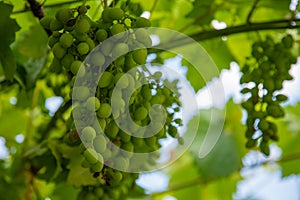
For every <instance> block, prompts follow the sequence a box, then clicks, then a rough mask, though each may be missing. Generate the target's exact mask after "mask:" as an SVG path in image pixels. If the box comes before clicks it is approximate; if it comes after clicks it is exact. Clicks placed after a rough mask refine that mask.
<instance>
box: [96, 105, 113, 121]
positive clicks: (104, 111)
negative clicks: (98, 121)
mask: <svg viewBox="0 0 300 200" xmlns="http://www.w3.org/2000/svg"><path fill="white" fill-rule="evenodd" d="M110 115H111V107H110V105H109V104H108V103H102V104H101V105H100V108H99V110H98V111H97V116H98V117H100V118H103V119H105V118H108V117H109V116H110Z"/></svg>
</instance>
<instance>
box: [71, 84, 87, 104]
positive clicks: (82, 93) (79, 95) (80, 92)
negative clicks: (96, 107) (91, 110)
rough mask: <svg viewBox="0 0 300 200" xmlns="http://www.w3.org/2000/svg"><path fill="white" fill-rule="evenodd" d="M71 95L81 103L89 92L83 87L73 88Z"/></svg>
mask: <svg viewBox="0 0 300 200" xmlns="http://www.w3.org/2000/svg"><path fill="white" fill-rule="evenodd" d="M73 93H74V95H75V98H76V99H77V100H79V101H83V100H85V99H86V98H87V97H88V96H89V95H90V90H89V88H87V87H85V86H79V87H75V88H73Z"/></svg>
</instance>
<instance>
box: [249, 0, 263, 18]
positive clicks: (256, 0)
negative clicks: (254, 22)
mask: <svg viewBox="0 0 300 200" xmlns="http://www.w3.org/2000/svg"><path fill="white" fill-rule="evenodd" d="M259 1H260V0H255V1H254V3H253V5H252V7H251V10H250V12H249V14H248V16H247V19H246V23H247V24H251V17H252V15H253V13H254V11H255V9H256V8H257V4H258V2H259Z"/></svg>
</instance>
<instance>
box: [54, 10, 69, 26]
mask: <svg viewBox="0 0 300 200" xmlns="http://www.w3.org/2000/svg"><path fill="white" fill-rule="evenodd" d="M55 18H56V19H57V20H58V21H60V22H62V23H67V22H68V21H69V20H70V19H72V18H73V11H72V9H69V8H61V9H59V10H58V11H57V12H56V14H55Z"/></svg>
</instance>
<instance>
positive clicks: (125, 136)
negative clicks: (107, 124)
mask: <svg viewBox="0 0 300 200" xmlns="http://www.w3.org/2000/svg"><path fill="white" fill-rule="evenodd" d="M119 136H120V139H121V141H122V142H126V143H127V142H129V141H130V138H131V136H130V135H129V134H127V133H125V132H124V131H122V130H120V131H119Z"/></svg>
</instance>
